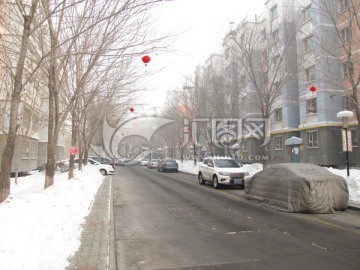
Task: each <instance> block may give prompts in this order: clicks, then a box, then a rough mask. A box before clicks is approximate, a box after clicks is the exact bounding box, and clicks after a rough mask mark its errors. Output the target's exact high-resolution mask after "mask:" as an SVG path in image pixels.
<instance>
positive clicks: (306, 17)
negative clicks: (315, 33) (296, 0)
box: [302, 5, 311, 22]
mask: <svg viewBox="0 0 360 270" xmlns="http://www.w3.org/2000/svg"><path fill="white" fill-rule="evenodd" d="M302 15H303V22H307V21H309V20H311V5H309V6H307V7H306V8H304V9H303V10H302Z"/></svg>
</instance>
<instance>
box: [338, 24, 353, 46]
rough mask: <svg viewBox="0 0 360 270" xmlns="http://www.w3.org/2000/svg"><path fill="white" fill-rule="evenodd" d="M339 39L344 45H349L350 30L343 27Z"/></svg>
mask: <svg viewBox="0 0 360 270" xmlns="http://www.w3.org/2000/svg"><path fill="white" fill-rule="evenodd" d="M340 37H341V41H342V42H343V43H344V44H346V43H349V42H350V41H351V37H352V35H351V30H350V28H349V27H345V28H343V29H341V30H340Z"/></svg>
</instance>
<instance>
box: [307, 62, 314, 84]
mask: <svg viewBox="0 0 360 270" xmlns="http://www.w3.org/2000/svg"><path fill="white" fill-rule="evenodd" d="M305 79H306V81H307V82H311V81H313V80H315V67H314V66H313V67H309V68H307V69H305Z"/></svg>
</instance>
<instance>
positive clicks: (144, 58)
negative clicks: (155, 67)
mask: <svg viewBox="0 0 360 270" xmlns="http://www.w3.org/2000/svg"><path fill="white" fill-rule="evenodd" d="M150 60H151V58H150V56H148V55H144V56H143V57H142V58H141V61H143V62H144V64H145V66H147V64H148V63H149V62H150Z"/></svg>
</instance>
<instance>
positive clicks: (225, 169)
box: [198, 157, 248, 188]
mask: <svg viewBox="0 0 360 270" xmlns="http://www.w3.org/2000/svg"><path fill="white" fill-rule="evenodd" d="M247 174H248V173H247V172H245V171H244V170H243V169H242V168H241V166H240V165H239V163H237V162H236V160H235V159H232V158H227V157H207V158H205V159H204V161H203V162H202V164H199V173H198V180H199V184H201V185H203V184H205V182H212V185H213V187H214V188H219V186H221V185H227V186H232V185H233V186H241V187H242V188H244V185H245V181H244V176H245V175H247Z"/></svg>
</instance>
